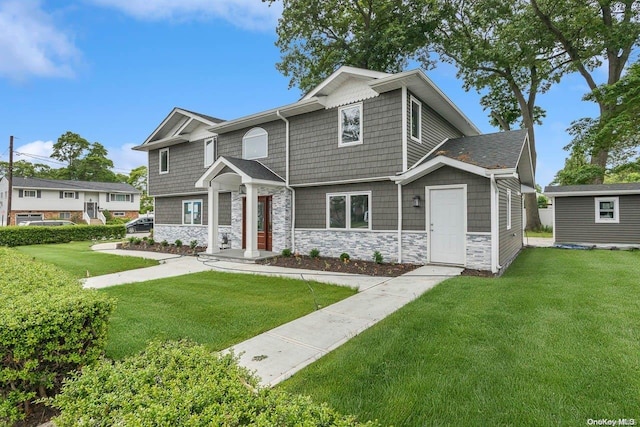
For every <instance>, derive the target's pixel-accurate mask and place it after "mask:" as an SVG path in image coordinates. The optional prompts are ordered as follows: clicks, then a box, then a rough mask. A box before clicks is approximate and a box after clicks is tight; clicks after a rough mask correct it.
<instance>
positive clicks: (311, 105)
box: [208, 97, 326, 134]
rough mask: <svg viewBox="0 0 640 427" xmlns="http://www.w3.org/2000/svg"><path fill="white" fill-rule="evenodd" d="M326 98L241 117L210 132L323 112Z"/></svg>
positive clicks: (221, 124) (308, 100)
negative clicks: (313, 112) (318, 111)
mask: <svg viewBox="0 0 640 427" xmlns="http://www.w3.org/2000/svg"><path fill="white" fill-rule="evenodd" d="M325 99H326V97H313V98H310V99H302V100H300V101H298V102H295V103H293V104H288V105H284V106H282V107H278V108H272V109H271V110H267V111H263V112H260V113H256V114H251V115H249V116H244V117H240V118H238V119H235V120H229V121H226V122H222V123H219V124H216V125H214V126H212V127H210V128H209V129H208V130H209V132H213V133H217V134H223V133H227V132H232V131H234V130H240V129H244V128H248V127H252V126H259V125H261V124H264V123H268V122H272V121H275V120H280V118H281V116H282V117H291V116H295V115H298V114H304V113H310V112H312V111H317V110H322V109H324V108H325Z"/></svg>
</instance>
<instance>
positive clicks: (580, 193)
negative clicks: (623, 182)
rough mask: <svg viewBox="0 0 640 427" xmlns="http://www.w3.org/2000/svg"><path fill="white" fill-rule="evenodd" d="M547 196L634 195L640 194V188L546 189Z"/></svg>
mask: <svg viewBox="0 0 640 427" xmlns="http://www.w3.org/2000/svg"><path fill="white" fill-rule="evenodd" d="M543 194H544V195H545V196H547V197H580V196H632V195H634V194H640V189H635V190H590V191H545V192H544V193H543Z"/></svg>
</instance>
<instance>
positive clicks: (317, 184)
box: [291, 176, 396, 188]
mask: <svg viewBox="0 0 640 427" xmlns="http://www.w3.org/2000/svg"><path fill="white" fill-rule="evenodd" d="M395 179H396V177H394V176H375V177H371V178H356V179H343V180H339V181H320V182H306V183H304V184H291V186H292V187H296V188H298V187H322V186H325V185H340V184H359V183H362V182H380V181H394V180H395Z"/></svg>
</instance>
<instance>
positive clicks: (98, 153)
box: [68, 142, 118, 182]
mask: <svg viewBox="0 0 640 427" xmlns="http://www.w3.org/2000/svg"><path fill="white" fill-rule="evenodd" d="M107 155H108V151H107V149H106V148H105V147H104V145H102V144H100V143H99V142H94V143H93V144H91V145H90V146H89V149H88V150H87V152H86V154H85V155H84V156H83V157H81V158H77V159H75V160H73V161H72V162H71V164H70V165H69V168H68V169H69V176H70V178H71V179H75V180H78V181H96V182H117V181H118V179H117V177H116V174H115V173H114V172H113V171H112V170H111V169H112V168H113V161H112V160H111V159H109V158H108V157H107Z"/></svg>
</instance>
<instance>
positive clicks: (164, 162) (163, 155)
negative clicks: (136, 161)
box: [158, 148, 169, 174]
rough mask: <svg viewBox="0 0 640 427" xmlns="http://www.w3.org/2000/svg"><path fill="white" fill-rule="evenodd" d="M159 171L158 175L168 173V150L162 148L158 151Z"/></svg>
mask: <svg viewBox="0 0 640 427" xmlns="http://www.w3.org/2000/svg"><path fill="white" fill-rule="evenodd" d="M159 163H160V164H159V165H158V167H159V170H160V173H161V174H162V173H169V149H168V148H163V149H162V150H160V158H159Z"/></svg>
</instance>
